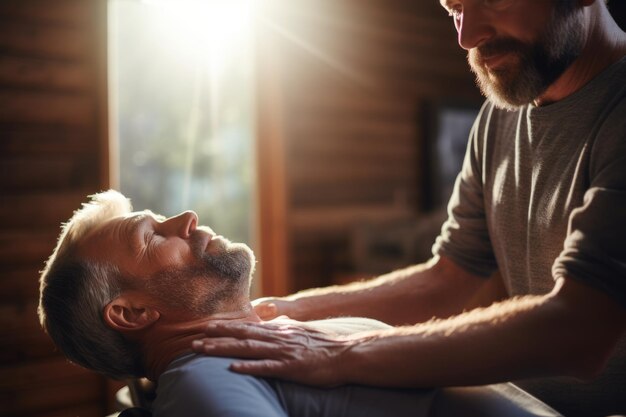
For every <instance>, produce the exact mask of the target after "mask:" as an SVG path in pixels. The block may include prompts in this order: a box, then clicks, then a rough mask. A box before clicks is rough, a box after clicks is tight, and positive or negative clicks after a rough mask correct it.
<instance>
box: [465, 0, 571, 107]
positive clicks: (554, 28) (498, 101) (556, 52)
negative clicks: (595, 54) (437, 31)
mask: <svg viewBox="0 0 626 417" xmlns="http://www.w3.org/2000/svg"><path fill="white" fill-rule="evenodd" d="M557 3H558V5H557V6H556V7H555V10H554V12H553V16H552V18H551V21H550V24H549V26H548V27H547V29H546V31H545V33H543V34H542V36H541V37H540V38H539V39H538V40H537V41H536V42H534V43H532V44H525V43H522V42H520V41H518V40H516V39H513V38H496V39H494V40H492V41H490V42H488V43H486V44H484V45H481V46H480V47H478V48H475V49H472V50H470V52H469V54H468V61H469V63H470V67H471V69H472V71H473V72H474V73H475V74H476V80H477V84H478V86H479V87H480V89H481V91H482V93H483V94H484V95H485V96H486V97H487V98H488V99H490V100H491V101H492V102H493V103H494V104H495V105H496V106H497V107H500V108H505V109H509V110H513V109H515V108H516V107H518V106H522V105H526V104H529V103H531V102H532V101H533V100H535V99H536V98H538V97H539V96H541V94H542V93H544V92H545V91H546V89H547V88H548V87H549V86H550V85H551V84H553V83H554V82H555V81H556V80H557V79H558V78H559V77H560V76H561V75H562V74H563V73H564V72H565V70H566V69H567V68H568V67H569V66H570V65H571V64H572V62H574V60H576V58H577V57H578V56H579V55H580V52H581V50H582V47H583V30H582V27H583V22H582V12H581V11H579V10H577V9H576V8H575V7H574V6H573V5H572V4H570V3H568V2H557ZM501 53H512V54H514V55H515V56H516V58H517V61H518V62H517V64H516V65H510V66H508V67H506V68H503V69H497V70H489V69H487V68H486V67H485V65H484V63H483V58H484V57H489V56H492V55H497V54H501Z"/></svg>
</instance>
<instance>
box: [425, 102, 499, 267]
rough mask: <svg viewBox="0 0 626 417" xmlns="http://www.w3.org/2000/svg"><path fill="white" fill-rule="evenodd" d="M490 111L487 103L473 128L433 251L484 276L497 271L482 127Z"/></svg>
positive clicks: (489, 115)
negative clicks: (485, 182) (485, 189)
mask: <svg viewBox="0 0 626 417" xmlns="http://www.w3.org/2000/svg"><path fill="white" fill-rule="evenodd" d="M491 109H492V107H491V105H490V104H489V103H488V102H486V103H485V104H484V105H483V108H482V109H481V111H480V113H479V115H478V117H477V119H476V122H475V123H474V126H473V127H472V131H471V133H470V138H469V142H468V146H467V150H466V152H465V159H464V161H463V167H462V168H461V172H460V173H459V175H458V176H457V179H456V182H455V184H454V190H453V192H452V196H451V197H450V202H449V203H448V219H447V220H446V222H445V223H444V224H443V226H442V229H441V234H440V235H439V237H438V238H437V240H436V241H435V244H434V246H433V250H432V251H433V254H434V255H442V256H445V257H447V258H449V259H450V260H451V261H452V262H454V263H455V264H457V265H458V266H460V267H461V268H463V269H465V270H466V271H468V272H470V273H473V274H475V275H478V276H484V277H487V276H489V275H491V274H492V273H493V272H494V271H495V270H496V269H497V262H496V258H495V255H494V252H493V248H492V245H491V240H490V237H489V230H488V227H487V218H486V212H485V206H484V198H483V188H482V187H483V186H482V182H483V173H482V170H483V166H482V161H481V159H482V158H481V156H482V152H483V149H482V144H481V140H480V136H481V135H482V133H481V132H482V129H481V126H483V125H484V124H488V120H489V118H490V117H491Z"/></svg>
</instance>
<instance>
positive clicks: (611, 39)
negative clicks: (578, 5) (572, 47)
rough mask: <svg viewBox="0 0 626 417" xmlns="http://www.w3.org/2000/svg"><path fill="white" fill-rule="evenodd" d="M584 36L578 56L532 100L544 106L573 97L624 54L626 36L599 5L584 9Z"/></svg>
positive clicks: (625, 51) (607, 12) (601, 5)
mask: <svg viewBox="0 0 626 417" xmlns="http://www.w3.org/2000/svg"><path fill="white" fill-rule="evenodd" d="M585 19H586V22H587V26H586V27H587V28H588V30H587V33H586V38H585V45H584V47H583V50H582V52H581V54H580V56H579V57H578V58H577V59H576V60H575V61H574V62H573V63H572V65H570V67H569V68H568V69H567V70H565V72H564V73H563V74H562V75H561V76H560V77H559V78H558V79H557V80H556V81H555V82H554V83H553V84H552V85H551V86H550V87H548V89H547V90H546V91H545V92H544V93H543V94H542V95H541V96H539V97H538V98H537V99H536V100H535V105H537V106H544V105H547V104H550V103H554V102H557V101H559V100H562V99H564V98H565V97H567V96H569V95H571V94H573V93H574V92H576V91H578V90H579V89H580V88H582V87H583V86H584V85H585V84H587V83H588V82H589V81H591V80H592V79H593V78H595V77H596V76H597V75H598V74H599V73H600V72H602V71H603V70H604V69H606V68H607V67H608V66H610V65H612V64H614V63H615V62H617V61H618V60H619V59H621V58H622V57H623V56H624V55H626V33H624V32H623V31H622V30H621V29H620V28H619V27H618V26H617V24H616V23H615V21H614V20H613V18H612V17H611V16H610V14H609V11H608V10H607V8H606V6H604V5H603V4H600V3H599V2H596V3H594V4H593V5H591V6H589V7H587V8H586V9H585Z"/></svg>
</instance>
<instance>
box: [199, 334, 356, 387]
mask: <svg viewBox="0 0 626 417" xmlns="http://www.w3.org/2000/svg"><path fill="white" fill-rule="evenodd" d="M206 335H207V336H208V337H207V338H205V339H201V340H196V341H194V342H193V344H192V347H193V350H194V351H195V352H198V353H203V354H207V355H211V356H227V357H236V358H242V359H249V360H246V361H238V362H234V363H233V364H232V365H231V369H232V370H233V371H235V372H239V373H244V374H250V375H256V376H262V377H273V378H279V379H285V380H290V381H295V382H301V383H305V384H309V385H317V386H324V387H332V386H337V385H342V384H345V383H348V382H350V381H348V380H347V375H346V371H347V369H344V368H346V366H347V365H348V364H347V363H345V361H343V360H342V355H343V354H344V353H345V352H347V351H349V350H350V349H351V347H352V346H353V344H354V343H355V340H354V339H349V338H345V337H341V336H333V335H329V334H326V333H322V332H318V331H315V330H312V329H308V328H305V327H300V326H297V325H291V324H287V325H285V324H275V323H243V322H237V323H232V322H230V323H229V322H214V323H211V324H209V325H208V326H207V329H206Z"/></svg>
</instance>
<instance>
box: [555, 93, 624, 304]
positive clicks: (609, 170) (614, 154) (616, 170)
mask: <svg viewBox="0 0 626 417" xmlns="http://www.w3.org/2000/svg"><path fill="white" fill-rule="evenodd" d="M624 89H625V90H626V87H624ZM621 97H622V99H621V100H620V101H619V102H618V103H609V104H612V105H607V106H606V111H608V112H610V114H609V115H608V116H607V117H606V118H602V119H601V120H602V122H601V125H600V126H598V127H597V138H596V140H595V142H594V144H593V148H592V150H591V160H590V164H589V189H588V190H587V192H586V193H585V196H584V204H583V205H582V206H580V207H578V208H577V209H575V210H574V211H572V214H571V216H570V221H569V226H568V233H567V238H566V239H565V243H564V248H563V252H561V254H560V256H559V257H558V258H557V259H556V261H555V263H554V266H553V270H552V272H553V275H554V276H555V277H563V276H567V277H570V278H573V279H577V280H581V281H584V282H586V283H587V284H589V285H592V286H594V287H596V288H599V289H601V290H604V291H605V292H607V293H609V294H611V295H612V296H613V297H614V298H616V299H617V300H618V301H619V302H620V303H621V304H622V305H624V306H626V93H624V94H622V95H621Z"/></svg>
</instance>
